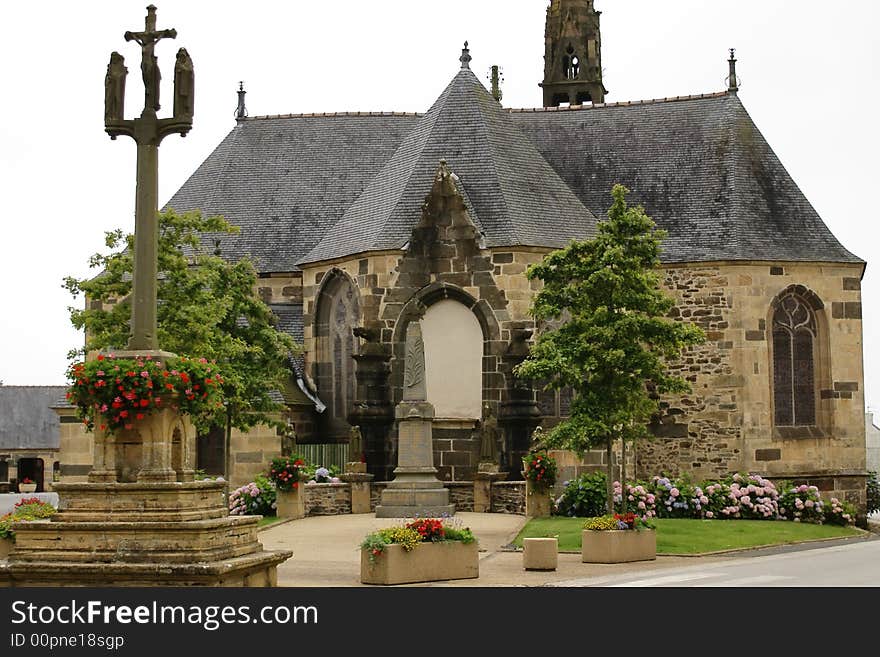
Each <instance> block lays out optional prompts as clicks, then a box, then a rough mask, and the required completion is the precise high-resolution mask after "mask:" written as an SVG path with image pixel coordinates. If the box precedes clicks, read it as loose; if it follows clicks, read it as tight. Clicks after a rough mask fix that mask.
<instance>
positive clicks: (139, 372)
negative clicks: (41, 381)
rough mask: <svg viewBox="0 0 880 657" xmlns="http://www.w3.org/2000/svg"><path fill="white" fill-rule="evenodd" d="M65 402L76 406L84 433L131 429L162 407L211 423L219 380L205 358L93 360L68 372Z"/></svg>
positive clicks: (101, 356) (218, 405)
mask: <svg viewBox="0 0 880 657" xmlns="http://www.w3.org/2000/svg"><path fill="white" fill-rule="evenodd" d="M67 377H68V379H69V380H70V388H69V390H68V392H67V399H68V401H69V402H70V403H71V404H73V405H74V406H76V407H77V412H78V415H79V417H80V419H81V420H82V422H83V424H84V425H85V426H86V428H87V429H88V430H89V431H93V430H95V429H100V430H101V431H103V432H105V433H107V434H113V433H116V432H120V431H126V430H129V431H130V430H132V429H134V428H135V426H136V425H137V423H138V422H141V421H142V420H144V419H146V418H147V416H149V415H150V414H151V413H153V412H156V411H161V410H163V409H167V408H173V409H175V410H177V411H178V412H180V413H182V414H184V415H188V416H190V417H191V419H192V420H193V422H194V423H195V424H196V425H205V424H210V422H211V420H212V418H213V416H215V415H216V414H217V413H218V412H219V411H220V410H221V409H222V408H223V400H222V391H221V388H220V386H221V384H222V383H223V379H222V378H221V376H220V374H219V372H218V370H217V367H216V365H214V364H212V363H209V362H208V361H207V360H206V359H204V358H200V359H191V358H185V357H177V358H168V359H165V360H160V359H153V358H149V357H146V358H116V357H115V356H113V354H110V355H104V354H99V355H98V356H97V358H96V359H94V360H88V361H86V362H84V363H74V364H73V365H71V366H70V369H68V371H67Z"/></svg>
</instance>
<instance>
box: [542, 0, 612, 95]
mask: <svg viewBox="0 0 880 657" xmlns="http://www.w3.org/2000/svg"><path fill="white" fill-rule="evenodd" d="M600 14H601V12H598V11H596V9H595V7H594V6H593V0H552V1H551V3H550V6H549V7H548V8H547V26H546V30H545V33H544V40H545V48H546V49H545V53H544V81H543V82H542V83H541V85H540V86H541V87H542V88H543V89H544V107H558V106H559V105H561V104H563V103H569V104H570V105H583V104H585V103H604V102H605V94H606V93H608V92H607V90H606V89H605V87H604V85H603V84H602V35H601V33H600V31H599V15H600Z"/></svg>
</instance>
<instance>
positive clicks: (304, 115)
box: [239, 112, 425, 123]
mask: <svg viewBox="0 0 880 657" xmlns="http://www.w3.org/2000/svg"><path fill="white" fill-rule="evenodd" d="M357 116H377V117H388V116H425V113H422V112H303V113H299V114H264V115H261V116H248V117H245V118H243V119H239V121H241V122H243V123H247V122H250V121H267V120H271V119H323V118H345V117H357Z"/></svg>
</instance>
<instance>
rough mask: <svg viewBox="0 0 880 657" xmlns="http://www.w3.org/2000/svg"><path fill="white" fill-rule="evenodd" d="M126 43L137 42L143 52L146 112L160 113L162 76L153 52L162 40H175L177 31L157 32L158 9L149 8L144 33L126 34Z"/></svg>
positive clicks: (142, 68) (151, 6)
mask: <svg viewBox="0 0 880 657" xmlns="http://www.w3.org/2000/svg"><path fill="white" fill-rule="evenodd" d="M124 36H125V40H126V41H135V42H137V44H138V45H140V47H141V50H142V56H141V73H142V74H143V77H144V110H145V111H148V110H153V111H154V112H157V111H159V83H160V82H161V81H162V74H161V73H160V72H159V60H158V59H157V57H156V55H154V54H153V51H154V50H155V48H156V44H157V43H158V42H159V41H160V40H161V39H174V38H176V37H177V30H156V7H155V6H153V5H150V6H149V7H147V18H146V21H145V29H144V31H143V32H126V33H125V35H124Z"/></svg>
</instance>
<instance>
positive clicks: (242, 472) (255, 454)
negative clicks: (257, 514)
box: [229, 425, 281, 488]
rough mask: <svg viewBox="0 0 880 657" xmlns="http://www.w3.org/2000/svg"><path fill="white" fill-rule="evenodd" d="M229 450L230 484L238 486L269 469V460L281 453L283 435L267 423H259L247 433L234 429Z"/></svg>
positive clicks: (234, 486)
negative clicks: (230, 455) (230, 456)
mask: <svg viewBox="0 0 880 657" xmlns="http://www.w3.org/2000/svg"><path fill="white" fill-rule="evenodd" d="M229 451H230V453H231V454H232V459H231V462H230V465H229V467H230V476H229V480H230V485H231V486H232V487H233V488H237V487H239V486H244V485H245V484H247V483H248V482H251V481H253V480H254V477H256V476H257V475H258V474H261V473H263V472H266V471H267V470H268V469H269V462H270V461H271V460H272V459H273V458H274V457H276V456H280V454H281V437H280V436H279V435H278V433H277V432H276V431H275V429H274V428H272V427H269V426H266V425H258V426H256V427H254V428H253V429H251V430H250V431H248V432H247V433H243V432H241V431H238V430H237V429H233V430H232V436H231V437H230V450H229Z"/></svg>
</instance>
